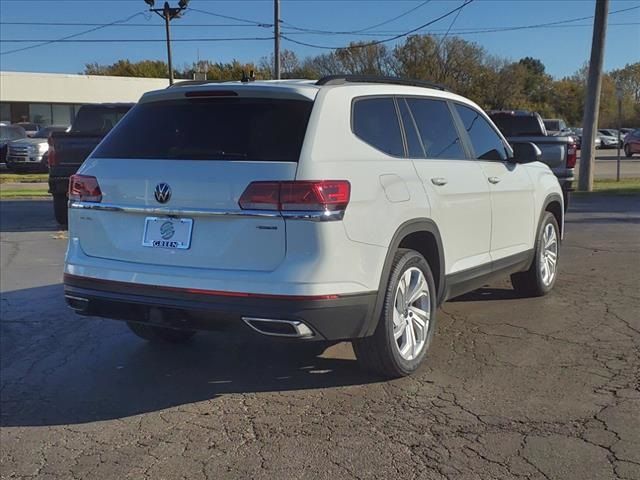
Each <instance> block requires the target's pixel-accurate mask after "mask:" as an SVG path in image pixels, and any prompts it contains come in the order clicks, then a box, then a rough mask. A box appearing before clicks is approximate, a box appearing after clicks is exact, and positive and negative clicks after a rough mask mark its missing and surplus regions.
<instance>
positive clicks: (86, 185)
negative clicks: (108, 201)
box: [69, 175, 102, 203]
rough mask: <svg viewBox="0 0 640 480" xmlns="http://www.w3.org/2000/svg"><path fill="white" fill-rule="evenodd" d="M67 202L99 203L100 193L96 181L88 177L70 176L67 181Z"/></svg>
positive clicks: (100, 199) (94, 178)
mask: <svg viewBox="0 0 640 480" xmlns="http://www.w3.org/2000/svg"><path fill="white" fill-rule="evenodd" d="M69 200H80V201H82V202H96V203H97V202H101V201H102V191H101V190H100V185H98V179H97V178H96V177H91V176H89V175H71V178H70V179H69Z"/></svg>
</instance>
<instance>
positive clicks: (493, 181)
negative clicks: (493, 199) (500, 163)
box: [488, 177, 500, 185]
mask: <svg viewBox="0 0 640 480" xmlns="http://www.w3.org/2000/svg"><path fill="white" fill-rule="evenodd" d="M488 180H489V182H490V183H493V184H494V185H495V184H496V183H500V179H499V178H498V177H489V178H488Z"/></svg>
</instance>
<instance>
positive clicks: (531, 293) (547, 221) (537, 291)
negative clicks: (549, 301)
mask: <svg viewBox="0 0 640 480" xmlns="http://www.w3.org/2000/svg"><path fill="white" fill-rule="evenodd" d="M548 225H552V226H553V228H554V230H555V235H556V242H557V243H556V246H557V250H556V265H555V271H554V274H553V276H552V278H551V281H550V282H548V283H547V282H545V281H544V279H543V274H542V269H541V268H540V263H541V261H542V260H541V257H542V255H544V232H545V229H546V228H547V226H548ZM559 259H560V229H559V228H558V222H557V220H556V217H554V216H553V214H552V213H550V212H546V213H545V214H544V216H543V217H542V223H541V224H540V228H539V229H538V235H537V238H536V249H535V252H534V256H533V261H532V262H531V266H530V267H529V270H527V271H526V272H519V273H514V274H513V275H511V284H512V285H513V288H514V290H515V291H516V292H517V293H518V294H519V295H521V296H525V297H541V296H543V295H546V294H547V293H549V292H550V291H551V290H552V289H553V286H554V285H555V283H556V280H557V278H558V270H557V268H558V261H559Z"/></svg>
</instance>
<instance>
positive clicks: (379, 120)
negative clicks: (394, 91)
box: [353, 97, 404, 157]
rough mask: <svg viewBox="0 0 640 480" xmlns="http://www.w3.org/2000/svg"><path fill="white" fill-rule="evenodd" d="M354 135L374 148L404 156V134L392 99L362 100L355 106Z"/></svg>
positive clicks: (356, 102)
mask: <svg viewBox="0 0 640 480" xmlns="http://www.w3.org/2000/svg"><path fill="white" fill-rule="evenodd" d="M353 133H355V135H356V136H357V137H358V138H359V139H360V140H363V141H364V142H366V143H368V144H369V145H371V146H372V147H374V148H377V149H378V150H381V151H383V152H384V153H387V154H389V155H393V156H396V157H403V156H404V146H403V144H402V134H401V133H400V123H399V122H398V114H397V112H396V106H395V103H394V101H393V99H392V98H390V97H380V98H362V99H358V100H356V101H355V102H354V104H353Z"/></svg>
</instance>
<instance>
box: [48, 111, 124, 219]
mask: <svg viewBox="0 0 640 480" xmlns="http://www.w3.org/2000/svg"><path fill="white" fill-rule="evenodd" d="M133 105H134V104H133V103H98V104H90V105H83V106H82V107H80V110H78V114H77V115H76V118H75V120H74V121H73V125H71V130H69V131H68V132H55V133H52V134H51V136H50V137H49V151H48V153H47V156H48V162H49V193H51V194H52V195H53V212H54V215H55V217H56V220H57V221H58V223H60V224H61V225H66V224H67V190H68V189H69V177H71V175H73V174H74V173H76V172H77V171H78V169H79V168H80V165H82V162H84V160H85V158H87V157H88V156H89V154H90V153H91V152H92V151H93V149H94V148H96V146H97V145H98V143H100V141H101V140H102V139H103V138H104V137H105V135H106V134H107V133H109V131H110V130H111V129H112V128H113V127H114V126H115V124H116V123H118V122H119V121H120V119H121V118H122V117H123V116H124V115H125V114H126V113H127V112H128V111H129V110H130V109H131V107H133Z"/></svg>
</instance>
